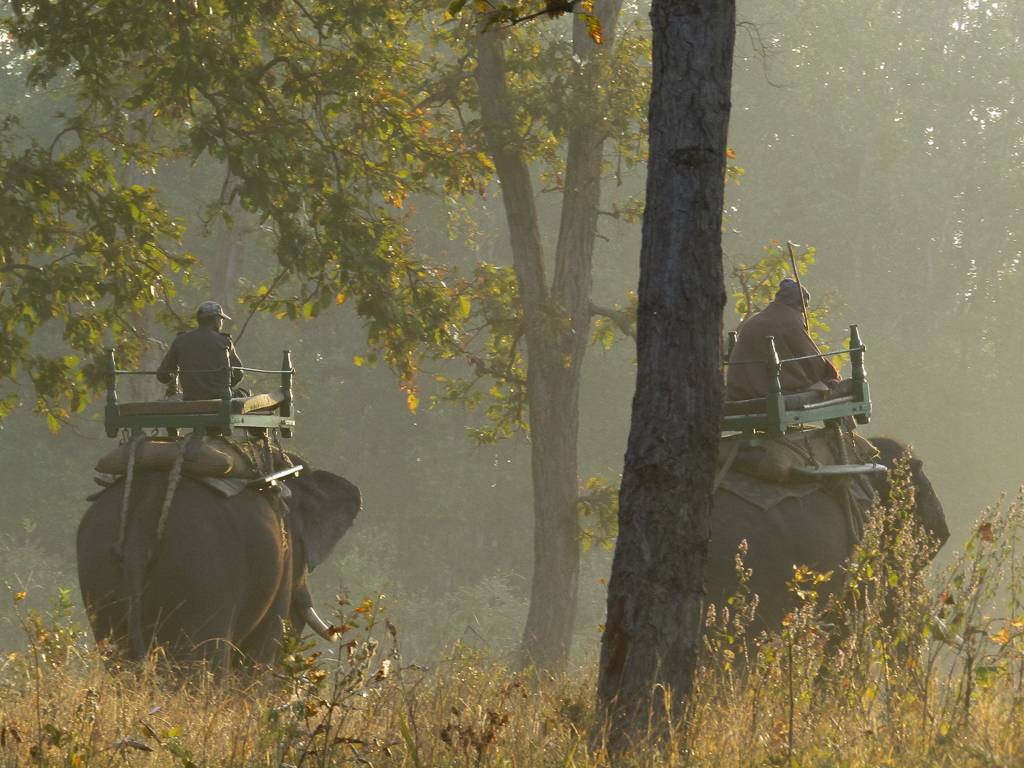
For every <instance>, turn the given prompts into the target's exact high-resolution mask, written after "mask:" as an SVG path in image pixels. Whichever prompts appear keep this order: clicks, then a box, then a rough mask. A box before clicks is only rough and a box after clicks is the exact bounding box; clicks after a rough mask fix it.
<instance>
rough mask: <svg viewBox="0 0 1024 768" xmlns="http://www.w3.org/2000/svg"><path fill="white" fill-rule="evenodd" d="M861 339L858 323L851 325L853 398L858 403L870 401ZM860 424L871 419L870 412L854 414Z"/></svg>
mask: <svg viewBox="0 0 1024 768" xmlns="http://www.w3.org/2000/svg"><path fill="white" fill-rule="evenodd" d="M862 346H863V345H862V344H861V340H860V332H859V331H858V330H857V326H856V325H851V326H850V362H851V363H853V399H854V401H855V402H858V403H869V402H870V397H869V395H868V374H867V370H865V368H864V350H863V349H861V347H862ZM854 419H855V420H856V421H857V423H858V424H867V423H868V422H869V421H870V420H871V414H870V413H858V414H856V415H855V416H854Z"/></svg>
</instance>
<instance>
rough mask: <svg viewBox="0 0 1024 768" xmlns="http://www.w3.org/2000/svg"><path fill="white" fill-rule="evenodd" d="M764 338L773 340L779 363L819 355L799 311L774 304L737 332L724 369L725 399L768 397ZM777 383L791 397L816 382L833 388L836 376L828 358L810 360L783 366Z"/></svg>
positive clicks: (836, 380)
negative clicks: (727, 364)
mask: <svg viewBox="0 0 1024 768" xmlns="http://www.w3.org/2000/svg"><path fill="white" fill-rule="evenodd" d="M765 336H774V337H775V350H776V352H778V355H779V360H785V359H787V358H794V357H807V356H809V355H818V354H819V350H818V347H817V345H816V344H815V343H814V341H813V340H812V339H811V337H810V336H809V335H808V334H807V329H806V328H804V320H803V315H802V314H801V312H800V310H799V309H797V308H796V307H791V306H789V305H788V304H782V303H780V302H777V301H773V302H772V303H770V304H769V305H768V306H767V307H765V308H764V309H763V310H761V311H760V312H758V313H757V314H756V315H753V316H751V317H749V318H747V320H746V322H744V323H743V325H742V327H741V328H740V334H739V338H737V339H736V347H735V348H734V349H733V351H732V357H731V358H730V360H729V362H730V364H729V366H728V367H727V368H726V377H725V386H726V391H725V396H726V399H728V400H749V399H752V398H755V397H764V396H765V394H766V393H767V391H768V385H767V383H766V381H765V366H764V337H765ZM745 361H752V362H745ZM779 382H780V383H781V384H782V393H783V394H784V395H790V394H793V393H795V392H805V391H806V390H808V389H810V388H811V387H812V386H813V385H814V384H817V383H819V382H821V383H824V384H826V385H827V386H829V387H832V386H834V385H835V384H837V383H838V382H839V373H838V372H837V371H836V367H835V366H834V365H832V362H831V361H830V360H828V359H827V358H824V357H811V358H810V359H809V360H800V361H798V362H793V363H783V364H782V369H781V371H780V373H779Z"/></svg>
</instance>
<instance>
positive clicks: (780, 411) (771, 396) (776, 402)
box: [764, 336, 786, 437]
mask: <svg viewBox="0 0 1024 768" xmlns="http://www.w3.org/2000/svg"><path fill="white" fill-rule="evenodd" d="M779 368H780V366H779V354H778V352H776V351H775V337H774V336H765V337H764V375H765V383H766V384H767V392H766V393H765V396H764V405H765V414H766V415H767V416H768V425H767V426H768V434H769V435H771V436H772V437H779V436H781V435H782V433H783V432H785V431H786V428H785V426H784V425H783V417H784V416H785V414H786V402H785V400H783V398H782V384H781V382H780V381H779Z"/></svg>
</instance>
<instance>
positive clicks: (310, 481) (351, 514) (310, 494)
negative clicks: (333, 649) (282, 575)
mask: <svg viewBox="0 0 1024 768" xmlns="http://www.w3.org/2000/svg"><path fill="white" fill-rule="evenodd" d="M286 485H287V487H288V490H289V491H290V492H291V494H290V496H289V497H288V498H287V499H286V503H287V505H288V516H287V528H288V531H289V532H290V534H291V543H292V547H293V549H294V551H293V556H292V568H293V573H292V601H291V609H290V611H289V619H290V621H291V624H292V627H293V628H294V629H295V630H296V631H299V630H300V628H301V626H302V624H303V623H304V624H306V625H308V626H309V628H310V629H312V630H313V631H314V632H316V633H317V634H318V635H320V636H321V637H323V638H325V639H328V640H331V639H333V637H332V636H331V632H330V627H329V626H328V625H327V624H326V623H325V622H324V621H323V620H322V619H321V618H320V617H319V616H318V615H317V613H316V611H315V610H314V608H313V598H312V595H311V594H310V592H309V588H308V586H307V585H306V573H307V571H312V570H313V569H314V568H316V567H317V566H318V565H319V564H320V563H322V562H323V561H324V560H325V559H326V558H327V557H328V556H329V555H330V553H331V551H332V550H333V549H334V545H335V544H337V543H338V540H339V539H340V538H341V537H342V536H343V535H344V534H345V532H346V531H348V529H349V528H350V527H351V526H352V523H353V521H355V519H356V515H358V514H359V510H360V508H361V506H362V500H361V498H360V494H359V489H358V488H357V487H356V486H355V485H353V484H352V483H350V482H349V481H348V480H346V479H345V478H343V477H340V476H339V475H335V474H333V473H331V472H325V471H322V470H312V471H311V470H309V469H303V471H302V472H300V473H299V475H298V476H297V477H295V478H292V479H290V480H288V481H287V483H286Z"/></svg>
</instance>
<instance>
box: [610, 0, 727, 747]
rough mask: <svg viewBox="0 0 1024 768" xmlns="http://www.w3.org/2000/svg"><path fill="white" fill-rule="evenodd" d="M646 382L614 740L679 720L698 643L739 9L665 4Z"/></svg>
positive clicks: (624, 500)
mask: <svg viewBox="0 0 1024 768" xmlns="http://www.w3.org/2000/svg"><path fill="white" fill-rule="evenodd" d="M651 22H652V30H653V65H654V68H653V78H652V85H651V102H650V132H651V139H650V161H649V165H648V178H647V207H646V211H645V214H644V223H643V239H642V244H641V254H640V287H639V309H638V318H637V359H638V369H637V385H636V393H635V395H634V399H633V413H632V423H631V428H630V435H629V442H628V446H627V449H626V461H625V467H624V471H623V478H622V488H621V491H620V494H619V538H618V542H617V544H616V549H615V558H614V560H613V564H612V575H611V579H610V581H609V585H608V618H607V622H606V625H605V631H604V635H603V638H602V644H601V662H600V677H599V680H598V703H599V706H600V708H601V711H602V712H603V714H604V716H605V717H606V718H607V723H608V728H609V732H608V736H609V744H610V745H611V746H612V747H613V748H616V749H617V748H621V747H623V746H626V745H627V744H628V742H629V739H630V737H631V736H634V735H643V734H640V733H639V732H638V728H640V727H643V728H645V729H646V727H647V726H648V724H651V723H653V724H655V727H656V728H658V727H661V726H663V725H664V724H665V723H666V722H667V721H668V718H670V717H678V716H679V715H680V714H682V710H683V708H684V707H685V704H686V702H687V700H688V698H689V696H690V694H691V692H692V689H693V679H694V671H695V668H696V661H697V650H698V643H699V638H700V631H701V626H700V619H701V602H702V597H703V592H704V560H705V555H706V552H707V540H708V531H709V517H710V510H711V497H712V492H713V482H714V470H715V457H716V454H717V450H718V437H719V414H720V410H721V402H722V370H721V362H720V355H721V341H722V311H723V307H724V306H725V288H724V283H723V274H722V244H721V240H722V205H723V194H724V184H723V180H724V175H725V165H726V135H727V129H728V123H729V110H730V91H731V81H732V55H733V40H734V36H735V3H734V2H733V0H654V3H653V5H652V8H651Z"/></svg>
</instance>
